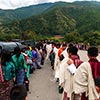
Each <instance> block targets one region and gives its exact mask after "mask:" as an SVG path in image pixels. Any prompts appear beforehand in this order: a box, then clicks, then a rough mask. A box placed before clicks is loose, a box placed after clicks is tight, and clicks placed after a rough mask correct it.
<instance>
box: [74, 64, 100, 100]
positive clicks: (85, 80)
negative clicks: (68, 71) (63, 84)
mask: <svg viewBox="0 0 100 100" xmlns="http://www.w3.org/2000/svg"><path fill="white" fill-rule="evenodd" d="M73 91H74V93H75V94H81V93H84V92H85V95H86V96H88V100H95V99H98V98H99V94H98V93H97V91H96V89H95V84H94V79H93V76H92V70H91V66H90V63H89V62H84V63H82V64H81V65H80V66H79V67H78V69H77V70H76V72H75V74H74V81H73Z"/></svg>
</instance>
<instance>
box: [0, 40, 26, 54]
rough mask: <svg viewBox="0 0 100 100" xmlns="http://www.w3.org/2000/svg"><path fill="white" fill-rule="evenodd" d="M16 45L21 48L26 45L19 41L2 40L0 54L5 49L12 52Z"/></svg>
mask: <svg viewBox="0 0 100 100" xmlns="http://www.w3.org/2000/svg"><path fill="white" fill-rule="evenodd" d="M16 46H19V47H20V49H22V48H24V47H25V45H23V44H21V43H19V42H0V54H1V52H2V51H3V50H4V49H6V50H9V51H10V52H13V51H14V48H15V47H16Z"/></svg>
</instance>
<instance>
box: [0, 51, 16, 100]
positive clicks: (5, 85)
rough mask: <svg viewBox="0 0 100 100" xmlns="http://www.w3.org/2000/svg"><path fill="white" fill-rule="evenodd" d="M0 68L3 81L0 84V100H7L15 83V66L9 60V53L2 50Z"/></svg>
mask: <svg viewBox="0 0 100 100" xmlns="http://www.w3.org/2000/svg"><path fill="white" fill-rule="evenodd" d="M1 67H2V71H3V73H2V74H3V76H4V80H3V82H2V83H0V100H9V92H10V90H11V88H12V87H13V85H14V81H15V66H14V64H13V63H12V60H11V53H10V52H9V51H8V50H4V51H3V52H2V55H1Z"/></svg>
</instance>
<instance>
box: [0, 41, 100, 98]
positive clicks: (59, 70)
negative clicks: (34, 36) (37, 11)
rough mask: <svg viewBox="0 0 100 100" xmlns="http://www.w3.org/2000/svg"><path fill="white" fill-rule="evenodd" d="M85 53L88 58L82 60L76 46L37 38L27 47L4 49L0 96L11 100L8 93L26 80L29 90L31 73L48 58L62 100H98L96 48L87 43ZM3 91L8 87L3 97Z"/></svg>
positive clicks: (99, 75)
mask: <svg viewBox="0 0 100 100" xmlns="http://www.w3.org/2000/svg"><path fill="white" fill-rule="evenodd" d="M87 56H88V58H89V61H88V62H84V61H82V60H81V59H80V57H79V55H78V48H77V46H75V45H73V44H66V43H50V42H47V43H42V42H40V43H38V44H37V45H36V46H33V47H32V48H31V49H30V47H27V48H24V49H22V50H20V48H19V47H16V48H15V49H14V54H13V55H11V54H10V52H9V51H6V50H4V51H3V53H2V55H1V65H0V99H2V100H10V98H9V97H10V96H11V97H12V98H13V94H14V93H13V91H15V90H14V89H16V88H18V87H19V89H20V88H21V87H20V85H23V84H25V87H26V91H29V77H30V74H31V73H34V71H35V70H36V69H41V68H42V67H41V66H42V65H43V64H44V60H45V61H47V60H49V59H50V62H51V66H52V69H53V70H54V73H55V74H54V78H55V80H56V82H58V87H60V88H59V89H61V91H62V92H61V93H62V100H99V93H100V62H99V60H98V59H97V56H98V49H97V48H96V47H89V48H88V50H87ZM1 84H2V85H1ZM3 86H4V87H3ZM13 86H16V87H15V88H14V87H13ZM17 86H18V87H17ZM12 87H13V88H12ZM5 91H7V93H6V94H7V96H6V97H5V98H4V96H3V95H2V96H1V94H3V93H4V92H5ZM59 91H60V90H59ZM15 92H16V91H15ZM9 93H10V94H9ZM15 94H16V93H15ZM24 94H25V93H24ZM16 98H17V97H16ZM24 98H25V99H23V100H27V94H25V96H24ZM11 100H15V99H11ZM16 100H18V99H16Z"/></svg>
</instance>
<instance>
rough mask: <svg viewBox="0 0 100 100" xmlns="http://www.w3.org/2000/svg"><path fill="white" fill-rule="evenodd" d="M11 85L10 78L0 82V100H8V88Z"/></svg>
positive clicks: (9, 88)
mask: <svg viewBox="0 0 100 100" xmlns="http://www.w3.org/2000/svg"><path fill="white" fill-rule="evenodd" d="M13 85H14V84H13V81H12V80H9V81H4V82H2V83H0V100H10V90H11V88H12V87H13Z"/></svg>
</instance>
